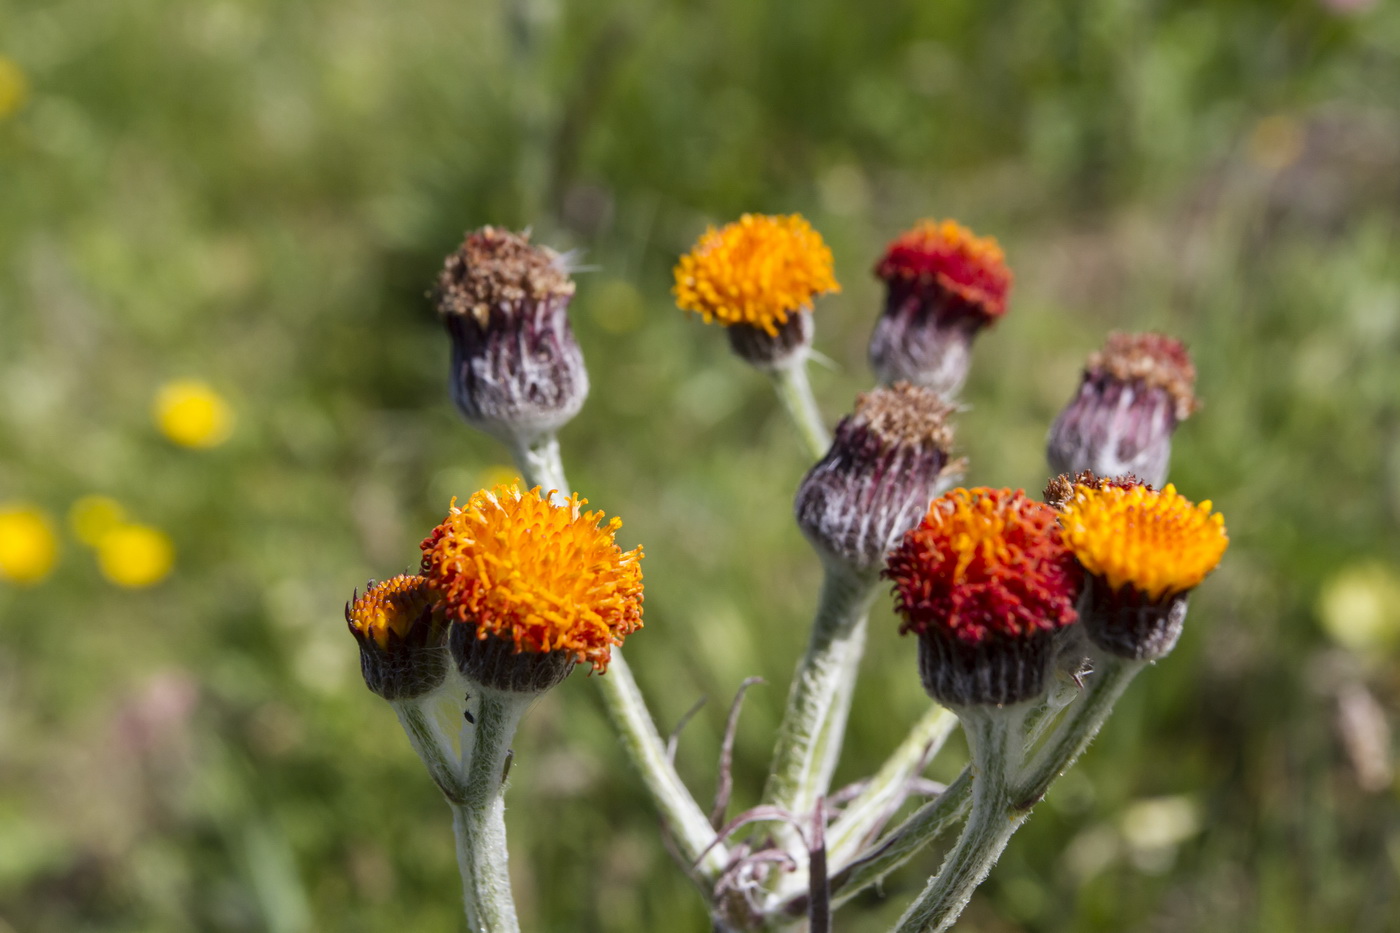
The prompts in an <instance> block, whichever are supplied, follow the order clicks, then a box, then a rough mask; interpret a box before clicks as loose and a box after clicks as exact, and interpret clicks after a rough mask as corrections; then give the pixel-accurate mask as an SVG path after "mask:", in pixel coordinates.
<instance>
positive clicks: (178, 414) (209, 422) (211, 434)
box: [154, 379, 233, 447]
mask: <svg viewBox="0 0 1400 933" xmlns="http://www.w3.org/2000/svg"><path fill="white" fill-rule="evenodd" d="M154 414H155V419H156V425H157V426H159V428H160V430H161V433H162V434H164V435H165V436H166V437H168V438H170V440H172V441H174V442H175V443H177V444H179V445H181V446H182V447H217V446H219V445H220V444H222V443H223V442H224V441H226V440H228V438H229V435H230V434H232V433H233V409H231V408H230V407H229V404H228V402H226V401H224V397H223V396H222V395H220V394H219V393H217V392H215V391H214V390H213V388H211V387H210V386H209V385H208V384H207V383H203V382H200V381H198V380H194V379H180V380H176V381H175V382H168V383H166V384H165V385H163V386H161V388H160V391H159V392H158V393H156V401H155V410H154Z"/></svg>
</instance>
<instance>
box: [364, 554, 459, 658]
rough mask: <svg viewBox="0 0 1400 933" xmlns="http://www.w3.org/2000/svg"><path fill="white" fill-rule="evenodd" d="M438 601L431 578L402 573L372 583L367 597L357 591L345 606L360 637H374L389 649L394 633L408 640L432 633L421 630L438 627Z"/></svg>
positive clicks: (376, 641) (366, 591)
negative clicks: (434, 624) (436, 617)
mask: <svg viewBox="0 0 1400 933" xmlns="http://www.w3.org/2000/svg"><path fill="white" fill-rule="evenodd" d="M436 601H437V595H436V594H435V593H433V591H432V590H430V589H429V588H428V581H427V580H424V579H423V578H422V577H420V576H416V575H415V576H409V575H408V574H403V573H401V574H399V575H398V576H396V577H391V578H390V579H388V580H385V581H383V582H382V583H371V584H370V586H369V589H367V590H365V593H364V595H363V596H360V595H358V594H356V596H355V599H354V600H353V601H352V602H349V603H346V605H345V621H346V623H347V624H348V625H349V626H350V631H351V633H352V634H354V636H355V638H356V639H358V640H360V641H366V640H370V639H372V640H373V641H374V643H375V644H377V645H378V646H379V647H380V648H381V649H383V650H386V651H387V650H389V647H390V645H389V640H390V636H391V635H392V636H393V637H394V639H396V640H397V641H399V642H406V641H409V640H410V637H412V636H415V635H426V634H428V633H427V632H425V631H419V630H420V629H430V628H433V627H434V626H433V615H434V613H433V604H434V603H435V602H436Z"/></svg>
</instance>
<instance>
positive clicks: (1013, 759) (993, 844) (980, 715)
mask: <svg viewBox="0 0 1400 933" xmlns="http://www.w3.org/2000/svg"><path fill="white" fill-rule="evenodd" d="M1025 712H1028V710H1024V709H1020V710H1018V709H1017V708H1015V707H1006V708H1001V709H997V708H991V707H970V708H967V709H963V710H960V711H959V718H960V719H961V720H962V723H963V729H964V730H966V732H967V738H968V743H969V744H970V745H971V747H972V763H973V768H974V769H975V770H976V777H974V778H973V781H972V812H971V814H970V815H969V816H968V818H967V825H966V826H964V827H963V832H962V836H961V837H959V839H958V842H957V845H955V846H954V847H953V851H952V852H950V853H949V854H948V857H947V858H946V859H945V860H944V862H943V867H942V868H940V869H939V870H938V874H937V875H935V876H934V877H933V878H932V879H930V880H929V883H928V886H927V887H926V888H924V892H923V893H922V894H920V895H919V898H918V900H916V901H914V903H913V904H911V905H910V906H909V909H908V910H906V911H905V912H904V916H902V917H900V919H899V922H898V923H897V924H896V925H895V931H896V933H922V931H925V930H934V931H938V933H941V931H943V930H946V929H948V928H949V927H950V926H952V925H953V922H954V921H956V920H957V918H958V915H959V914H961V913H962V911H963V908H964V907H966V906H967V902H968V900H969V899H971V897H972V892H973V891H974V890H976V888H977V886H978V885H979V884H981V883H982V880H983V879H984V878H986V877H987V873H988V872H990V871H991V870H992V866H993V865H995V864H996V861H997V859H998V858H999V857H1000V856H1001V853H1002V850H1003V849H1005V848H1006V843H1007V842H1008V841H1009V840H1010V839H1011V834H1012V833H1014V832H1015V831H1016V828H1017V827H1018V826H1019V825H1020V824H1021V821H1022V820H1024V819H1025V818H1026V812H1027V811H1025V810H1020V809H1017V808H1016V806H1015V803H1016V800H1015V789H1014V786H1013V782H1014V779H1015V774H1016V772H1017V770H1018V769H1019V766H1020V763H1021V757H1022V754H1023V752H1024V749H1025V740H1024V738H1023V735H1024V733H1023V731H1022V728H1023V721H1024V714H1025Z"/></svg>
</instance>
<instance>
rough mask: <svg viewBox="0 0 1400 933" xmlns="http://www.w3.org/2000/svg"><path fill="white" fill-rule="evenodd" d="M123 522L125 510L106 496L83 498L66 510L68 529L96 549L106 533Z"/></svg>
mask: <svg viewBox="0 0 1400 933" xmlns="http://www.w3.org/2000/svg"><path fill="white" fill-rule="evenodd" d="M125 521H126V509H124V508H122V506H121V503H120V502H118V501H117V500H115V499H112V498H110V497H108V496H83V497H82V498H81V499H79V500H78V501H77V502H74V503H73V505H72V506H71V507H70V508H69V509H68V527H69V528H71V529H73V534H74V536H75V537H77V539H78V540H79V541H81V542H82V543H83V544H86V545H87V546H88V547H97V546H98V544H100V543H101V541H102V539H103V538H104V537H105V536H106V535H107V533H108V532H110V531H112V530H113V529H115V528H117V527H119V526H120V525H121V524H122V523H123V522H125Z"/></svg>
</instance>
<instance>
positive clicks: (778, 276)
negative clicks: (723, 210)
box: [673, 214, 841, 336]
mask: <svg viewBox="0 0 1400 933" xmlns="http://www.w3.org/2000/svg"><path fill="white" fill-rule="evenodd" d="M675 278H676V285H675V288H674V289H673V292H674V294H675V296H676V304H677V306H679V307H680V308H681V310H683V311H694V312H695V313H696V314H699V315H700V316H701V317H703V318H704V319H705V322H706V323H709V322H710V321H712V320H717V321H719V322H720V323H721V324H723V325H725V326H726V327H727V326H729V325H731V324H748V325H750V326H752V327H759V328H762V329H763V330H765V331H767V332H768V334H769V335H770V336H776V335H777V333H778V325H779V324H783V323H786V322H787V319H788V316H789V315H792V314H797V313H799V312H802V311H806V310H808V309H809V308H810V307H811V304H812V299H813V298H815V297H816V296H817V295H821V294H824V293H826V292H838V291H840V290H841V286H840V285H837V284H836V278H835V276H834V275H833V274H832V259H831V250H830V249H828V248H827V245H826V243H825V242H824V241H823V240H822V237H821V234H820V233H818V232H817V231H815V230H813V229H812V225H811V224H809V223H808V222H807V221H806V219H805V218H803V217H802V216H801V215H800V214H790V215H787V216H768V215H766V214H745V215H744V216H742V217H740V218H739V219H738V220H737V221H735V222H734V223H732V224H727V225H725V226H724V227H722V228H721V229H719V230H716V229H715V228H713V227H711V228H710V229H709V230H708V231H706V233H705V235H704V236H702V237H701V238H700V240H699V242H697V243H696V244H695V248H694V249H692V250H691V251H690V252H689V253H687V254H686V255H684V256H682V257H681V260H680V262H679V263H678V264H677V265H676V268H675Z"/></svg>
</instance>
